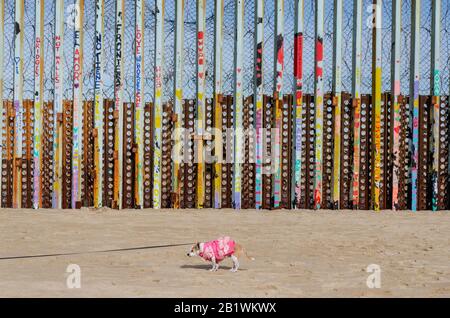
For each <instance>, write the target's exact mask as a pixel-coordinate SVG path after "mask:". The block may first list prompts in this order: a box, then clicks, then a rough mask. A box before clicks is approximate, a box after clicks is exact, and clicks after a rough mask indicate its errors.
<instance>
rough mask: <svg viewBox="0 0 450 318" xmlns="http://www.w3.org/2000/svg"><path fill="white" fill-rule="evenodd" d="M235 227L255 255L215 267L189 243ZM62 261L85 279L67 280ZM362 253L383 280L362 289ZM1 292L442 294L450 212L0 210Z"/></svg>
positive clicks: (448, 263)
mask: <svg viewBox="0 0 450 318" xmlns="http://www.w3.org/2000/svg"><path fill="white" fill-rule="evenodd" d="M222 234H224V235H230V236H232V237H233V238H234V239H236V240H237V241H238V242H240V243H241V244H243V245H244V246H245V247H246V248H247V250H248V252H249V254H251V256H254V257H255V258H256V260H255V261H249V260H247V259H242V260H241V269H240V271H239V272H238V273H231V272H229V271H228V269H230V265H231V262H230V261H229V260H226V261H224V262H223V263H222V264H221V265H222V266H221V268H220V269H219V271H218V272H215V273H213V272H209V271H208V269H209V267H210V265H209V264H208V263H204V262H203V261H202V260H201V259H199V258H189V257H187V256H186V252H187V249H188V248H189V246H178V247H166V248H155V249H143V250H130V251H122V252H107V253H90V254H79V255H67V256H50V257H43V258H23V259H1V258H5V257H9V256H23V255H36V254H53V253H71V252H88V251H99V250H108V249H115V248H129V247H140V246H153V245H165V244H179V243H190V242H194V241H196V240H199V241H205V240H210V239H214V238H216V237H219V236H220V235H222ZM69 264H77V265H79V266H80V269H81V288H80V289H69V288H67V286H66V280H67V277H68V275H69V274H68V273H66V269H67V266H68V265H69ZM369 264H378V265H379V266H380V268H381V288H379V289H369V288H368V287H367V285H366V280H367V277H368V275H370V273H367V272H366V268H367V266H368V265H369ZM0 296H1V297H17V296H21V297H46V296H50V297H100V296H101V297H344V296H348V297H381V296H387V297H410V296H412V297H422V296H424V297H430V296H431V297H444V296H446V297H449V296H450V213H449V212H439V213H432V212H423V213H415V214H413V213H410V212H409V213H407V212H404V213H395V212H391V211H389V212H381V213H374V212H361V211H358V212H354V211H340V212H336V211H320V212H307V211H302V212H299V211H296V212H292V211H286V212H281V211H272V212H256V211H243V212H241V213H239V212H234V211H230V210H228V211H227V210H222V211H213V210H211V211H160V212H156V211H153V210H148V211H138V212H136V211H120V212H118V211H111V210H106V209H103V210H98V211H87V210H85V211H55V210H40V211H31V210H26V211H17V210H0Z"/></svg>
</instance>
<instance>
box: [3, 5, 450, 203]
mask: <svg viewBox="0 0 450 318" xmlns="http://www.w3.org/2000/svg"><path fill="white" fill-rule="evenodd" d="M0 76H1V78H0V96H1V97H2V102H1V103H0V114H1V115H2V119H1V120H0V131H1V155H2V157H1V165H0V176H1V179H0V189H1V190H0V191H1V202H0V205H1V207H11V208H63V209H69V208H80V207H83V206H86V207H91V206H92V207H101V206H107V207H111V208H116V209H126V208H155V209H160V208H177V209H178V208H197V209H201V208H216V209H219V208H234V209H361V210H370V209H373V210H376V211H378V210H382V209H395V210H407V209H410V210H413V211H415V210H433V211H436V210H446V209H449V208H450V193H449V190H448V189H449V187H450V178H449V176H450V160H449V155H450V148H449V147H450V142H449V141H450V131H449V129H450V118H449V117H450V104H449V95H450V2H449V1H442V0H333V1H331V0H330V1H328V0H286V1H283V0H0Z"/></svg>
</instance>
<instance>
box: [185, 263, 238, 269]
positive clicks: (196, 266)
mask: <svg viewBox="0 0 450 318" xmlns="http://www.w3.org/2000/svg"><path fill="white" fill-rule="evenodd" d="M211 267H212V266H211V265H207V264H204V265H181V266H180V268H183V269H186V268H191V269H202V270H210V269H211ZM221 269H222V270H230V269H231V266H220V267H219V271H220V270H221ZM238 271H246V269H244V268H239V269H238Z"/></svg>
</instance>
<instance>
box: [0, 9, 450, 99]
mask: <svg viewBox="0 0 450 318" xmlns="http://www.w3.org/2000/svg"><path fill="white" fill-rule="evenodd" d="M411 1H412V0H404V1H402V34H401V44H402V54H401V59H402V67H401V90H402V93H403V94H408V93H409V75H410V65H409V64H410V44H411ZM175 2H176V1H175V0H166V1H165V19H164V30H165V31H164V32H165V34H164V40H165V49H164V73H163V85H164V100H165V101H167V100H171V99H173V79H174V72H175V69H174V42H175V7H176V3H175ZM274 2H275V1H274V0H269V1H265V10H264V11H265V15H264V55H263V68H264V92H265V93H266V94H272V93H273V77H274V72H273V63H274V61H273V56H274V32H275V4H274ZM74 3H75V1H74V0H70V1H65V13H64V20H65V21H64V53H63V72H64V98H65V99H71V98H72V84H73V44H74V38H73V35H74V34H73V32H74V29H73V20H72V19H73V8H74ZM115 3H116V1H115V0H105V2H104V6H105V7H104V8H105V9H104V10H105V11H104V29H105V32H104V74H103V76H104V81H103V82H104V97H105V98H112V97H113V93H114V85H113V78H114V47H115V45H114V42H115V35H114V30H115V9H116V8H115ZM206 3H207V8H206V41H205V50H206V71H207V77H206V92H207V95H208V96H212V93H213V84H214V14H215V10H214V5H215V1H214V0H207V2H206ZM134 4H135V1H134V0H125V28H124V33H125V37H124V42H123V44H124V64H125V69H124V87H123V88H124V98H125V100H126V101H133V100H134V54H133V52H134V27H135V10H134ZM14 5H15V2H14V1H13V0H6V1H5V21H4V28H5V34H4V36H5V41H4V43H5V46H4V54H5V55H4V56H5V58H4V60H5V61H4V96H3V98H4V99H9V100H11V99H12V98H13V82H14V78H13V65H14ZM84 6H85V7H84V13H85V14H84V24H83V31H84V62H83V67H84V69H83V97H84V99H86V100H88V99H92V98H93V95H94V92H93V86H94V56H93V48H94V37H95V28H94V26H95V0H85V5H84ZM235 6H236V4H235V1H234V0H225V1H224V30H223V32H224V40H223V92H224V94H233V87H234V66H233V63H234V45H235V26H236V22H235ZM154 10H155V3H154V1H145V11H144V16H145V21H144V23H145V37H144V61H145V63H144V64H145V82H144V94H145V101H146V102H148V101H152V100H153V94H154V93H153V90H154V79H153V78H154V76H153V75H154V53H155V52H154V40H155V36H154V33H155V32H154V30H155V11H154ZM382 10H383V23H382V46H383V53H382V62H383V90H384V91H389V90H390V86H391V78H390V77H391V72H390V61H391V36H392V35H391V28H392V17H391V14H390V12H391V10H392V1H391V0H386V1H383V7H382ZM244 12H245V14H244V94H245V95H246V96H248V95H250V94H252V92H253V76H254V69H253V68H254V66H253V65H254V37H255V30H254V13H255V1H254V0H247V1H245V11H244ZM314 13H315V0H305V1H304V30H305V31H304V53H303V59H304V60H303V62H304V64H303V65H304V69H303V72H304V91H305V92H306V93H313V92H314V23H315V21H314V19H315V17H314ZM333 14H334V4H333V1H325V12H324V32H325V36H324V48H325V51H324V66H325V67H324V70H325V74H324V79H325V81H324V90H325V91H330V90H331V89H332V58H333V37H334V34H333ZM371 15H372V0H363V19H362V27H363V30H362V32H363V37H362V38H363V42H362V93H371V90H372V78H371V73H372V29H371V27H369V26H368V22H369V21H370V19H371ZM24 22H25V23H24V25H25V27H24V28H25V29H24V57H25V58H24V61H25V63H24V98H26V99H30V98H33V90H34V89H33V86H34V76H33V74H34V63H33V56H34V32H35V4H34V0H25V13H24ZM284 23H285V25H284V31H285V35H284V38H285V42H284V50H285V51H284V52H285V72H284V92H285V93H291V92H292V87H293V75H292V73H293V54H294V53H293V51H294V50H293V35H294V23H295V8H294V2H293V1H286V2H285V4H284ZM54 26H55V2H54V1H49V0H47V1H45V14H44V79H43V81H44V99H45V100H51V99H53V86H54V81H53V80H54V78H53V62H54V61H53V60H54V50H53V46H54V45H53V43H54ZM352 32H353V0H344V2H343V34H342V47H343V69H342V85H343V90H344V91H348V92H350V91H351V82H352V78H351V77H352V48H353V43H352ZM420 40H421V58H420V71H421V85H420V93H421V94H429V93H430V92H429V91H430V56H431V55H430V47H431V1H422V8H421V23H420ZM196 49H197V42H196V0H185V11H184V73H183V89H184V92H183V93H184V98H195V96H196V94H195V92H196ZM440 54H441V84H442V87H441V90H442V92H443V94H449V93H450V92H449V90H450V79H449V72H450V3H449V2H448V1H442V10H441V52H440Z"/></svg>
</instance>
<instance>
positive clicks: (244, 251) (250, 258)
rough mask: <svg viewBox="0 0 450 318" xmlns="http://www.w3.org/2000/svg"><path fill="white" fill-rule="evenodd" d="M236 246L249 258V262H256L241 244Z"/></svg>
mask: <svg viewBox="0 0 450 318" xmlns="http://www.w3.org/2000/svg"><path fill="white" fill-rule="evenodd" d="M236 245H237V247H238V248H239V249H240V250H241V251H242V254H244V255H245V257H247V258H248V259H249V260H251V261H254V260H255V258H254V257H251V256H249V255H248V253H247V250H246V249H245V248H244V247H243V246H242V245H240V244H236Z"/></svg>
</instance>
